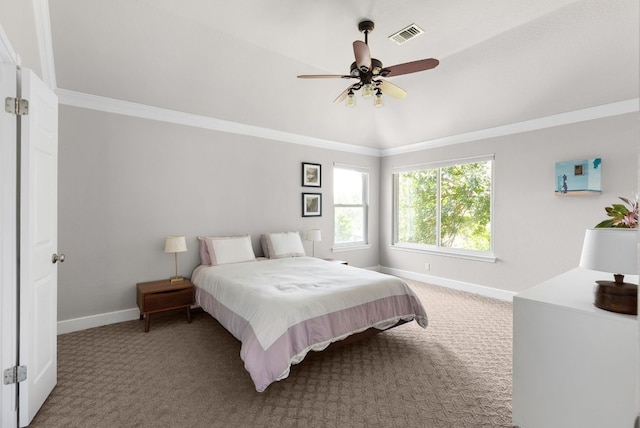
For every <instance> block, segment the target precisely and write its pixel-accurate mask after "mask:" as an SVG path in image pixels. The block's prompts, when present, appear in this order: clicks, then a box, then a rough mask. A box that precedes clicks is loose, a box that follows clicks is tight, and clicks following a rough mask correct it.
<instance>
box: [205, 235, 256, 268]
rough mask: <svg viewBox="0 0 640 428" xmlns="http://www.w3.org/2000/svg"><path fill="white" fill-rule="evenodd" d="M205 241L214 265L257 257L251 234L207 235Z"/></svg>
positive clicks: (251, 259) (252, 259)
mask: <svg viewBox="0 0 640 428" xmlns="http://www.w3.org/2000/svg"><path fill="white" fill-rule="evenodd" d="M205 242H206V244H207V251H208V252H209V258H210V259H211V265H212V266H217V265H224V264H227V263H238V262H248V261H255V259H256V255H255V254H254V253H253V246H252V245H251V237H250V236H249V235H245V236H231V237H211V236H207V237H205Z"/></svg>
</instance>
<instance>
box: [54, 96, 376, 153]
mask: <svg viewBox="0 0 640 428" xmlns="http://www.w3.org/2000/svg"><path fill="white" fill-rule="evenodd" d="M55 92H56V95H58V100H59V102H60V103H61V104H65V105H70V106H74V107H82V108H89V109H92V110H99V111H104V112H107V113H116V114H122V115H127V116H133V117H139V118H142V119H150V120H158V121H162V122H168V123H176V124H179V125H185V126H193V127H196V128H204V129H210V130H213V131H220V132H228V133H230V134H239V135H250V136H253V137H258V138H264V139H267V140H275V141H284V142H288V143H293V144H301V145H305V146H311V147H318V148H322V149H329V150H338V151H342V152H350V153H357V154H362V155H367V156H376V157H379V156H380V150H378V149H373V148H370V147H362V146H356V145H353V144H346V143H340V142H336V141H331V140H323V139H321V138H314V137H308V136H306V135H299V134H292V133H290V132H283V131H277V130H275V129H270V128H262V127H259V126H253V125H247V124H244V123H238V122H231V121H228V120H222V119H216V118H213V117H206V116H200V115H197V114H191V113H185V112H181V111H176V110H169V109H165V108H160V107H154V106H149V105H145V104H138V103H133V102H130V101H122V100H117V99H114V98H107V97H101V96H98V95H90V94H85V93H82V92H75V91H69V90H67V89H56V90H55Z"/></svg>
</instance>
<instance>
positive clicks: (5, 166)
mask: <svg viewBox="0 0 640 428" xmlns="http://www.w3.org/2000/svg"><path fill="white" fill-rule="evenodd" d="M18 66H19V59H18V56H17V55H16V53H15V51H14V50H13V48H12V47H11V44H10V43H9V40H8V38H7V36H6V33H5V32H4V29H3V28H2V26H0V68H1V70H0V71H1V72H2V75H3V76H7V78H6V79H5V78H3V79H0V93H1V94H2V97H0V98H2V100H4V98H5V97H6V96H13V97H15V96H16V95H17V69H18ZM2 104H4V101H3V102H2ZM0 124H1V125H2V126H0V237H1V239H0V371H1V372H2V373H4V370H5V369H7V368H10V367H13V366H15V365H17V363H18V355H17V352H18V351H17V342H18V339H17V334H18V324H17V316H18V311H17V307H18V304H17V302H18V301H17V298H18V297H17V294H18V266H17V257H18V256H17V254H18V248H17V245H18V244H17V242H18V241H17V230H18V228H17V226H18V219H17V209H18V207H17V186H18V181H17V174H18V171H17V123H16V119H15V116H13V115H10V114H8V113H5V112H4V108H3V109H2V111H1V112H0ZM0 411H1V413H0V427H3V428H9V427H15V426H17V424H18V411H17V385H16V384H11V385H5V384H4V382H2V383H0Z"/></svg>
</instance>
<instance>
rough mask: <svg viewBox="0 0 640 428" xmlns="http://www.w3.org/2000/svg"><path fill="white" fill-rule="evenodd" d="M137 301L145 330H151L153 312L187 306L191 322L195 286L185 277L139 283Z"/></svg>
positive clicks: (188, 318)
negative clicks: (177, 280)
mask: <svg viewBox="0 0 640 428" xmlns="http://www.w3.org/2000/svg"><path fill="white" fill-rule="evenodd" d="M137 289H138V294H137V303H138V308H140V319H143V318H144V331H145V333H147V332H148V331H149V324H150V321H151V314H154V313H157V312H164V311H171V310H174V309H182V308H185V309H186V310H187V321H188V322H191V305H192V304H193V294H194V288H193V284H192V283H191V281H189V280H188V279H184V280H182V281H180V282H174V283H172V282H171V281H170V280H168V279H163V280H160V281H151V282H141V283H138V284H137Z"/></svg>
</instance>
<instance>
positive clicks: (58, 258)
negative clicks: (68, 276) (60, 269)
mask: <svg viewBox="0 0 640 428" xmlns="http://www.w3.org/2000/svg"><path fill="white" fill-rule="evenodd" d="M56 262H60V263H63V262H64V254H60V255H57V254H56V253H53V255H52V256H51V263H56Z"/></svg>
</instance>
